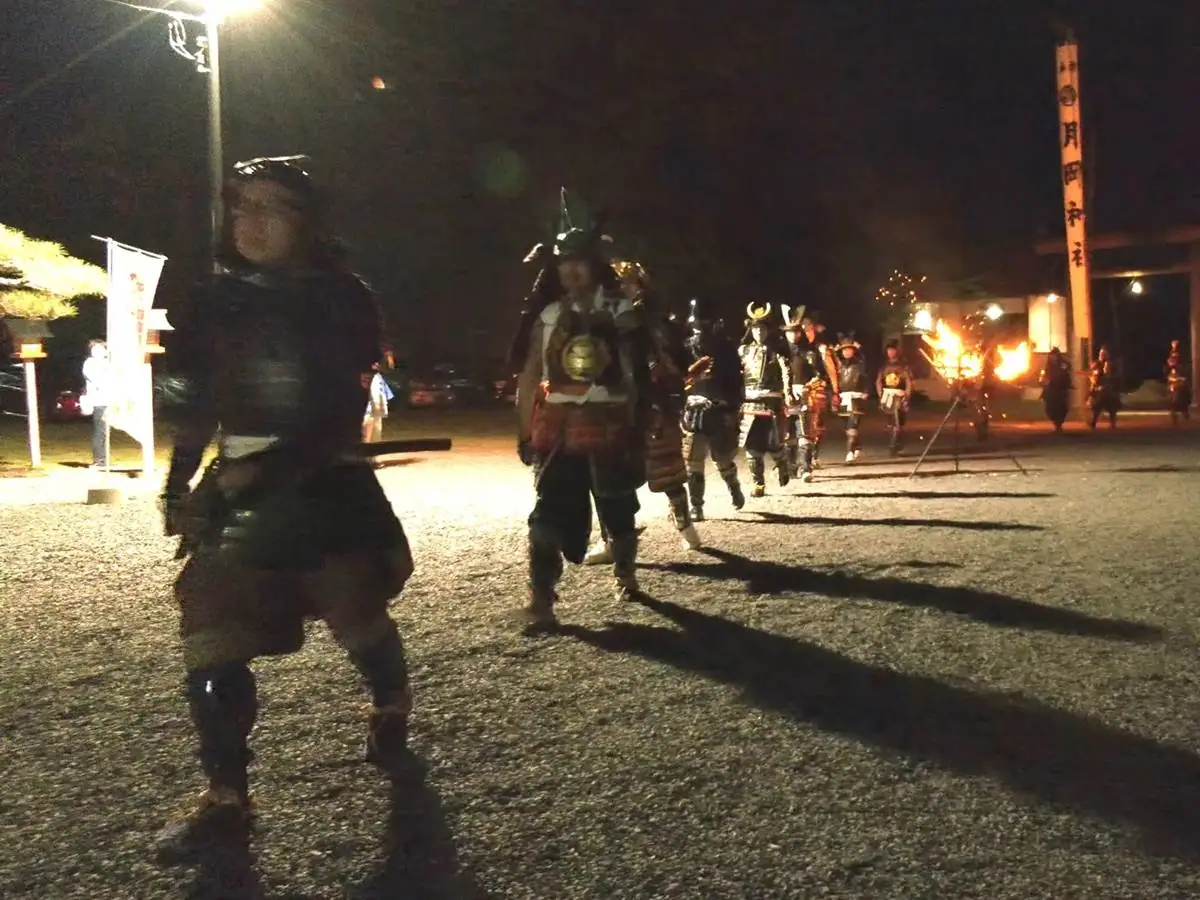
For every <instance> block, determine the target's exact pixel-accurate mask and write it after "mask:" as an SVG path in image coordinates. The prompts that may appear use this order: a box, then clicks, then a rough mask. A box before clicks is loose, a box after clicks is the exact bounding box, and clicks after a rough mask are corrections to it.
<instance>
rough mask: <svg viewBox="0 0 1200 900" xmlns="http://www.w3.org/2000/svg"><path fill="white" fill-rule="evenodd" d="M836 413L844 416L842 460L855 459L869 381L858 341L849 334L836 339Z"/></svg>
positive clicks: (858, 447)
mask: <svg viewBox="0 0 1200 900" xmlns="http://www.w3.org/2000/svg"><path fill="white" fill-rule="evenodd" d="M837 355H838V387H837V393H838V415H839V416H842V417H843V418H844V419H845V420H846V462H848V463H852V462H855V461H856V460H857V459H858V457H859V455H860V454H861V453H862V439H861V437H860V436H859V428H860V427H861V425H862V417H863V416H864V415H866V412H867V398H868V397H869V396H870V393H869V391H870V381H869V380H868V378H867V364H866V361H865V360H864V359H863V357H862V345H861V344H859V343H858V341H856V340H855V339H854V336H853V335H843V336H842V337H841V338H840V339H839V340H838V346H837Z"/></svg>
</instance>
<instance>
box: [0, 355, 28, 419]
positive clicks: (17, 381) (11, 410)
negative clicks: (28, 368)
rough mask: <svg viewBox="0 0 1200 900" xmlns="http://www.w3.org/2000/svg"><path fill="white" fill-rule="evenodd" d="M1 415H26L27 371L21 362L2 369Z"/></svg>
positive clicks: (0, 389) (0, 381) (0, 377)
mask: <svg viewBox="0 0 1200 900" xmlns="http://www.w3.org/2000/svg"><path fill="white" fill-rule="evenodd" d="M0 415H5V416H22V417H23V416H24V415H25V372H24V370H23V368H22V367H21V364H20V363H14V364H12V365H9V366H5V367H4V368H2V369H0Z"/></svg>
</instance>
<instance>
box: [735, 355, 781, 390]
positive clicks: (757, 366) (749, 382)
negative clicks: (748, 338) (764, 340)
mask: <svg viewBox="0 0 1200 900" xmlns="http://www.w3.org/2000/svg"><path fill="white" fill-rule="evenodd" d="M741 357H742V384H743V385H744V386H745V388H746V390H747V391H751V390H761V391H779V390H782V389H783V373H782V372H781V371H780V370H779V366H778V358H777V357H776V355H775V353H774V352H773V351H772V350H770V349H768V348H767V347H765V346H763V345H762V344H746V345H745V346H743V347H742V350H741Z"/></svg>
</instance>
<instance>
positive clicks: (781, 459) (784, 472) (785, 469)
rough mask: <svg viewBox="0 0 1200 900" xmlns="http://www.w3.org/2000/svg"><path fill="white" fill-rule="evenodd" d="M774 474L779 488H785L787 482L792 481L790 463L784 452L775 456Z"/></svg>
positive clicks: (781, 451)
mask: <svg viewBox="0 0 1200 900" xmlns="http://www.w3.org/2000/svg"><path fill="white" fill-rule="evenodd" d="M775 474H776V475H777V476H778V478H779V486H780V487H787V486H788V482H790V481H791V480H792V463H791V461H790V460H789V459H788V457H787V452H786V451H785V450H780V451H779V452H778V453H776V454H775Z"/></svg>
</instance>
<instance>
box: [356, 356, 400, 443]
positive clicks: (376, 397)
mask: <svg viewBox="0 0 1200 900" xmlns="http://www.w3.org/2000/svg"><path fill="white" fill-rule="evenodd" d="M373 373H374V374H373V375H372V376H371V381H370V385H369V388H368V390H369V399H368V401H367V412H366V415H365V416H364V417H363V443H364V444H374V443H377V442H378V441H382V440H383V420H384V419H386V418H387V417H388V401H389V400H391V399H392V397H393V396H395V395H394V394H393V393H392V389H391V388H390V387H389V386H388V383H387V380H386V379H385V378H384V377H383V375H382V374H381V373H380V371H379V365H378V364H376V366H375V368H374V370H373Z"/></svg>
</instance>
